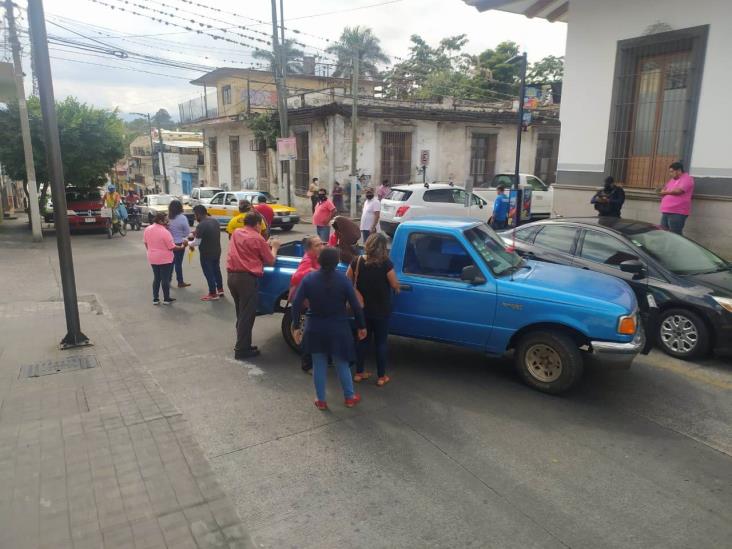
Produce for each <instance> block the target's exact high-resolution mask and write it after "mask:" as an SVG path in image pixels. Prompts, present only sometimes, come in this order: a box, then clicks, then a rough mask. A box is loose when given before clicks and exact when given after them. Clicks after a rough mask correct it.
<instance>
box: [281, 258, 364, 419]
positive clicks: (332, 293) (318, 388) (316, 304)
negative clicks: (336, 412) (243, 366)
mask: <svg viewBox="0 0 732 549" xmlns="http://www.w3.org/2000/svg"><path fill="white" fill-rule="evenodd" d="M339 259H340V256H339V254H338V250H337V249H336V248H324V249H323V251H322V252H320V255H319V256H318V263H319V264H320V270H318V271H313V272H311V273H309V274H307V275H305V278H303V279H302V282H301V283H300V286H298V288H297V291H296V292H295V297H294V298H293V300H292V314H293V324H294V325H295V326H299V325H300V316H301V311H302V306H303V303H304V301H305V300H307V301H308V321H307V322H306V323H305V332H304V334H303V340H302V346H303V353H306V354H310V355H312V357H313V382H314V383H315V393H316V395H317V400H316V401H315V406H316V407H317V408H318V409H319V410H325V409H327V408H328V405H327V404H326V401H325V379H326V374H327V372H328V357H329V356H330V357H332V358H333V363H334V365H335V367H336V371H337V372H338V377H339V378H340V380H341V386H342V387H343V396H344V397H345V402H346V406H347V407H348V408H352V407H353V406H355V405H356V404H358V403H359V401H360V400H361V397H360V395H357V394H355V393H354V390H353V380H352V379H351V370H350V368H349V363H350V362H353V360H354V359H355V358H356V350H355V345H354V342H353V334H352V332H351V322H350V319H349V315H348V313H347V312H346V303H348V304H349V305H350V306H351V310H352V311H353V315H354V316H355V318H356V326H357V328H358V338H359V339H363V338H365V337H366V330H365V325H364V319H363V311H362V310H361V304H360V303H359V302H358V299H357V298H356V292H355V291H354V290H353V285H352V284H351V283H350V282H349V281H348V279H347V278H346V277H345V275H344V274H343V273H340V272H338V271H336V267H337V266H338V262H339Z"/></svg>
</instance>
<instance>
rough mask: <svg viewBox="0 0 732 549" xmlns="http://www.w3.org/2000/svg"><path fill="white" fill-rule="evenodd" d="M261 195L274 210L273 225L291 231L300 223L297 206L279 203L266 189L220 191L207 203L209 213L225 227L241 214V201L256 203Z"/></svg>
mask: <svg viewBox="0 0 732 549" xmlns="http://www.w3.org/2000/svg"><path fill="white" fill-rule="evenodd" d="M260 195H264V196H265V197H266V198H267V203H268V204H269V205H270V206H271V207H272V210H274V214H275V216H274V219H273V220H272V227H274V228H279V229H282V230H283V231H290V230H292V228H293V227H294V226H295V224H297V223H300V216H299V215H298V213H297V210H296V209H295V208H292V207H290V206H285V205H283V204H278V203H277V201H276V200H275V199H274V198H273V197H272V195H271V194H269V193H268V192H266V191H227V192H220V193H218V194H217V195H216V196H214V197H213V198H212V199H211V202H209V203H208V204H207V205H206V210H208V214H209V215H210V216H211V217H213V218H214V219H216V220H217V221H218V222H219V223H220V224H221V226H222V227H225V226H226V224H227V223H228V222H229V220H230V219H231V218H232V217H234V216H236V215H238V214H239V201H240V200H249V202H251V203H252V204H256V200H257V198H258V197H259V196H260Z"/></svg>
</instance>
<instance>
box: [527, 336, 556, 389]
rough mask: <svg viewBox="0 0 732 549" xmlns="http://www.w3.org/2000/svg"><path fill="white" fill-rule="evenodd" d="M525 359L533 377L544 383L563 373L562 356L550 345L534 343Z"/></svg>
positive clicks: (554, 379)
mask: <svg viewBox="0 0 732 549" xmlns="http://www.w3.org/2000/svg"><path fill="white" fill-rule="evenodd" d="M524 360H525V362H526V369H527V370H528V372H529V374H531V377H533V378H534V379H536V380H538V381H541V382H542V383H551V382H553V381H556V380H557V379H559V376H561V375H562V358H561V357H560V356H559V353H557V352H556V351H555V350H554V349H553V348H552V347H550V346H549V345H544V344H543V343H540V344H537V345H532V346H531V347H529V349H528V351H526V358H525V359H524Z"/></svg>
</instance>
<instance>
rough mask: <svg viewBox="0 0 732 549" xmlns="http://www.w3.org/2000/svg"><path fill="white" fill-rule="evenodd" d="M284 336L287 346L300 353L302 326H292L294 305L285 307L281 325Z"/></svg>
mask: <svg viewBox="0 0 732 549" xmlns="http://www.w3.org/2000/svg"><path fill="white" fill-rule="evenodd" d="M281 331H282V337H283V339H284V340H285V343H287V346H288V347H289V348H290V349H292V350H293V351H295V352H296V353H297V354H300V342H301V341H302V327H299V328H294V327H293V326H292V307H291V306H290V307H287V309H285V314H283V315H282V325H281Z"/></svg>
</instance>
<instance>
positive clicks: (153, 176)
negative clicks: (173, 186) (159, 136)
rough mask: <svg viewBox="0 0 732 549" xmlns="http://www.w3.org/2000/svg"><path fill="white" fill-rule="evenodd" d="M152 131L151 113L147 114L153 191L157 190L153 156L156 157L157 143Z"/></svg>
mask: <svg viewBox="0 0 732 549" xmlns="http://www.w3.org/2000/svg"><path fill="white" fill-rule="evenodd" d="M152 130H153V128H152V120H151V119H150V113H147V134H148V135H149V136H150V172H151V173H152V178H153V190H155V162H154V161H153V156H155V142H154V141H153V136H152ZM146 186H147V185H146Z"/></svg>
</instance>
